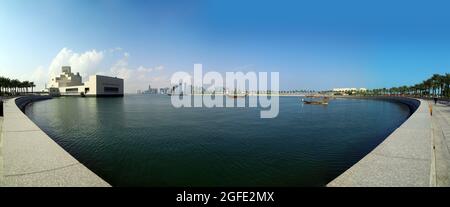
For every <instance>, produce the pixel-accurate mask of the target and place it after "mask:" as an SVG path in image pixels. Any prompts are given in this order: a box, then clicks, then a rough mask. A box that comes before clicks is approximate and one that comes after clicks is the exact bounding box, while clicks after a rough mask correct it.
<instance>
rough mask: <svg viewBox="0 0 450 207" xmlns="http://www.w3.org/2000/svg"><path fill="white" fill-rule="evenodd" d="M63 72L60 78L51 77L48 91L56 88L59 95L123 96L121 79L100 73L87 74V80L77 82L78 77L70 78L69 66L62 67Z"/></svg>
mask: <svg viewBox="0 0 450 207" xmlns="http://www.w3.org/2000/svg"><path fill="white" fill-rule="evenodd" d="M62 71H63V74H62V75H61V76H60V77H65V78H64V79H61V78H53V79H52V81H51V83H50V86H51V88H50V90H49V91H50V92H52V91H53V93H54V91H55V89H58V90H57V91H58V92H59V94H60V95H63V96H64V95H66V96H71V95H72V96H79V95H85V96H123V79H120V78H114V77H108V76H101V75H92V76H89V80H88V81H86V82H84V83H81V76H79V74H77V76H79V77H80V79H79V80H80V82H78V78H72V77H73V76H72V75H73V73H71V72H70V67H68V68H67V66H66V67H63V68H62ZM71 74H72V75H71ZM66 77H67V78H66Z"/></svg>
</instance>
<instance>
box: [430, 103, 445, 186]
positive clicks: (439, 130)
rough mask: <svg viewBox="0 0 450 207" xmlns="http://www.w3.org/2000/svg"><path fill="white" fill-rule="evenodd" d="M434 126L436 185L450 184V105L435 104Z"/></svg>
mask: <svg viewBox="0 0 450 207" xmlns="http://www.w3.org/2000/svg"><path fill="white" fill-rule="evenodd" d="M429 104H431V106H432V108H433V116H432V128H433V143H434V146H435V148H434V149H435V150H434V154H435V163H436V171H435V176H436V183H435V185H436V186H450V106H447V105H444V104H440V103H438V104H434V102H432V101H429Z"/></svg>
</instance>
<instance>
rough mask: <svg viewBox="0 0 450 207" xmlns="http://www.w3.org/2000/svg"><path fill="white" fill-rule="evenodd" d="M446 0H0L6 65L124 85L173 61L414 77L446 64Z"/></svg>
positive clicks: (140, 81) (302, 78) (363, 80)
mask: <svg viewBox="0 0 450 207" xmlns="http://www.w3.org/2000/svg"><path fill="white" fill-rule="evenodd" d="M449 6H450V3H446V2H445V1H395V2H393V1H386V0H381V1H373V2H368V1H353V0H351V1H350V0H344V1H314V3H313V2H299V1H245V2H242V1H235V0H232V1H139V0H134V1H129V0H128V1H125V0H99V1H95V0H76V1H75V0H60V1H55V0H37V1H30V0H0V75H1V76H6V77H10V78H18V79H20V80H30V81H34V82H35V83H36V85H37V89H41V88H43V87H44V84H45V83H47V82H48V80H49V79H50V75H51V74H54V73H55V72H59V71H60V67H61V66H62V65H70V66H72V70H73V72H80V74H81V75H82V76H83V80H87V75H93V74H104V75H111V76H117V77H121V78H124V79H125V91H126V92H128V93H130V92H131V93H133V92H136V91H137V90H139V89H140V90H144V89H146V88H148V85H149V84H150V85H152V87H165V86H168V84H169V81H168V80H169V78H170V76H171V75H172V73H174V72H176V71H187V72H191V71H192V70H193V66H194V64H196V63H201V64H203V71H204V72H208V71H219V72H223V73H224V72H226V71H243V72H248V71H264V72H271V71H275V72H280V90H291V89H310V90H327V89H331V88H342V87H357V88H360V87H365V88H383V87H393V86H401V85H413V84H415V83H420V82H422V81H423V80H425V79H427V78H429V77H430V76H431V75H432V74H434V73H439V74H443V73H445V72H450V49H449V48H450V21H448V20H449V19H450V14H449V12H448V11H447V10H448V8H449Z"/></svg>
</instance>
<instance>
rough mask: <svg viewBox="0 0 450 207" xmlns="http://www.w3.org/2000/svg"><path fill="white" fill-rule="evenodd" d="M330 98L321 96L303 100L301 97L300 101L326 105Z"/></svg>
mask: <svg viewBox="0 0 450 207" xmlns="http://www.w3.org/2000/svg"><path fill="white" fill-rule="evenodd" d="M329 99H330V98H328V97H323V98H322V99H321V100H304V99H302V102H303V103H304V104H311V105H328V101H329Z"/></svg>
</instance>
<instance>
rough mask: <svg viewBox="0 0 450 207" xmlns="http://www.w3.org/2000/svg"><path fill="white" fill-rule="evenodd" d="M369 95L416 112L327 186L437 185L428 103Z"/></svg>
mask: <svg viewBox="0 0 450 207" xmlns="http://www.w3.org/2000/svg"><path fill="white" fill-rule="evenodd" d="M362 98H364V97H362ZM369 98H376V99H383V100H386V101H396V102H400V103H404V104H407V105H408V106H409V107H410V109H411V111H412V114H411V116H410V117H409V118H408V119H407V120H406V121H405V122H404V123H403V124H402V125H401V126H400V127H399V128H397V129H396V130H395V131H394V132H392V134H390V135H389V136H388V137H387V138H386V139H385V140H384V141H383V142H382V143H381V144H379V145H378V146H377V147H376V148H375V149H374V150H372V151H371V152H370V153H369V154H367V155H366V156H365V157H364V158H362V159H361V160H360V161H359V162H357V163H356V164H355V165H353V166H352V167H351V168H350V169H348V170H346V171H345V172H344V173H342V174H341V175H340V176H338V177H337V178H336V179H334V180H333V181H331V182H330V183H328V185H327V186H329V187H345V186H361V187H366V186H405V187H414V186H417V187H419V186H433V182H434V179H435V178H434V177H433V174H434V167H433V166H434V155H433V141H432V127H431V116H430V112H429V108H428V103H427V102H426V101H423V100H418V99H413V98H406V97H369Z"/></svg>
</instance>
